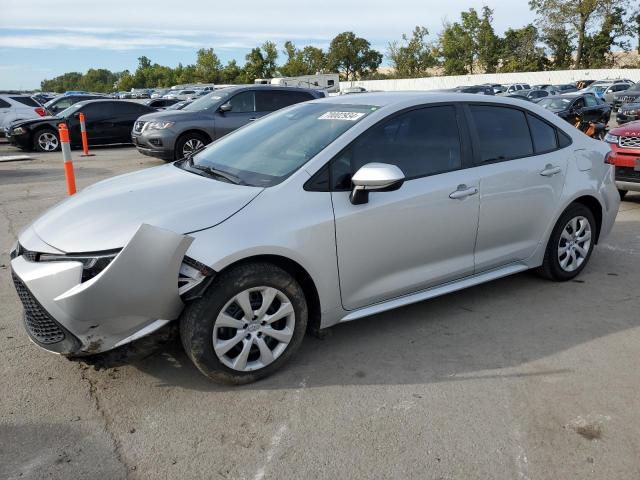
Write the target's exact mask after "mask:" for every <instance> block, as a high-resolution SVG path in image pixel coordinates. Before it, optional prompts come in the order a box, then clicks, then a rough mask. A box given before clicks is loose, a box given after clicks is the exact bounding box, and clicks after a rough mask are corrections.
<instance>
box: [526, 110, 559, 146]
mask: <svg viewBox="0 0 640 480" xmlns="http://www.w3.org/2000/svg"><path fill="white" fill-rule="evenodd" d="M527 120H529V128H530V129H531V138H532V139H533V149H534V150H535V152H536V153H545V152H550V151H552V150H555V149H556V148H558V142H557V139H556V129H555V128H553V127H552V126H551V125H549V124H548V123H547V122H544V121H542V120H540V119H539V118H537V117H534V116H533V115H529V114H527Z"/></svg>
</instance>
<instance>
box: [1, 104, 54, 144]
mask: <svg viewBox="0 0 640 480" xmlns="http://www.w3.org/2000/svg"><path fill="white" fill-rule="evenodd" d="M44 115H45V111H44V108H42V105H40V104H39V103H38V102H36V101H35V100H34V99H33V98H31V97H30V96H29V95H12V94H2V95H0V136H4V129H5V127H8V126H9V125H10V124H11V122H14V121H16V120H28V119H29V118H38V117H42V116H44Z"/></svg>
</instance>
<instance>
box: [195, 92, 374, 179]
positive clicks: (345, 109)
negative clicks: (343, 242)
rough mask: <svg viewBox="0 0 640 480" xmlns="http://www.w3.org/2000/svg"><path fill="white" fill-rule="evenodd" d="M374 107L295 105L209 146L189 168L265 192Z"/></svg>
mask: <svg viewBox="0 0 640 480" xmlns="http://www.w3.org/2000/svg"><path fill="white" fill-rule="evenodd" d="M194 103H195V102H194ZM377 108H378V107H374V106H371V105H335V104H329V103H301V104H297V105H294V106H292V107H289V108H285V109H283V110H279V111H277V112H275V113H272V114H271V115H269V116H268V117H265V118H263V119H261V120H259V121H257V122H256V123H254V124H250V125H248V126H247V127H245V128H242V129H240V130H237V131H236V132H234V133H232V134H230V135H227V136H226V137H223V138H222V139H220V140H218V141H217V142H215V143H213V144H211V145H210V146H209V147H207V148H206V149H204V150H203V151H201V152H200V153H198V154H196V155H195V156H194V157H193V167H195V168H198V169H201V170H207V169H213V170H218V171H220V172H225V173H228V174H231V175H232V176H233V177H236V178H237V179H238V180H239V182H238V183H240V181H241V182H242V183H243V184H247V185H253V186H260V187H270V186H272V185H276V184H277V183H279V182H281V181H282V180H284V179H285V178H286V177H287V176H289V175H291V174H292V173H293V172H294V171H296V170H297V169H298V168H300V167H301V166H302V165H304V164H305V163H306V162H307V161H308V160H310V159H311V158H313V157H314V156H315V155H317V154H318V153H319V152H320V151H321V150H323V149H324V148H325V147H326V146H328V145H329V144H330V143H332V142H333V141H334V140H335V139H336V138H338V137H339V136H340V135H342V134H343V133H344V132H346V131H347V130H349V129H350V128H351V127H353V126H354V125H356V124H357V123H358V122H359V121H360V120H362V119H363V118H364V117H365V116H366V115H367V114H369V113H371V112H373V111H375V110H377Z"/></svg>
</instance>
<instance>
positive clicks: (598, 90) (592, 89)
mask: <svg viewBox="0 0 640 480" xmlns="http://www.w3.org/2000/svg"><path fill="white" fill-rule="evenodd" d="M610 86H611V85H591V86H590V87H587V88H585V89H584V90H583V91H584V92H595V93H602V92H604V91H605V90H606V89H607V88H609V87H610Z"/></svg>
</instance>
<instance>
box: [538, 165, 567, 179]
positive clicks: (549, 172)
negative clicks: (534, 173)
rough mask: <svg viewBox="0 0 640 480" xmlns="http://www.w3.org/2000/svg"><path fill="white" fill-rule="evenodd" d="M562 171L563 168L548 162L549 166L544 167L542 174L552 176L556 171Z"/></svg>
mask: <svg viewBox="0 0 640 480" xmlns="http://www.w3.org/2000/svg"><path fill="white" fill-rule="evenodd" d="M560 172H562V168H560V167H554V166H553V165H551V164H550V163H548V164H547V166H546V167H544V170H542V171H541V172H540V175H542V176H543V177H552V176H553V175H555V174H556V173H560Z"/></svg>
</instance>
